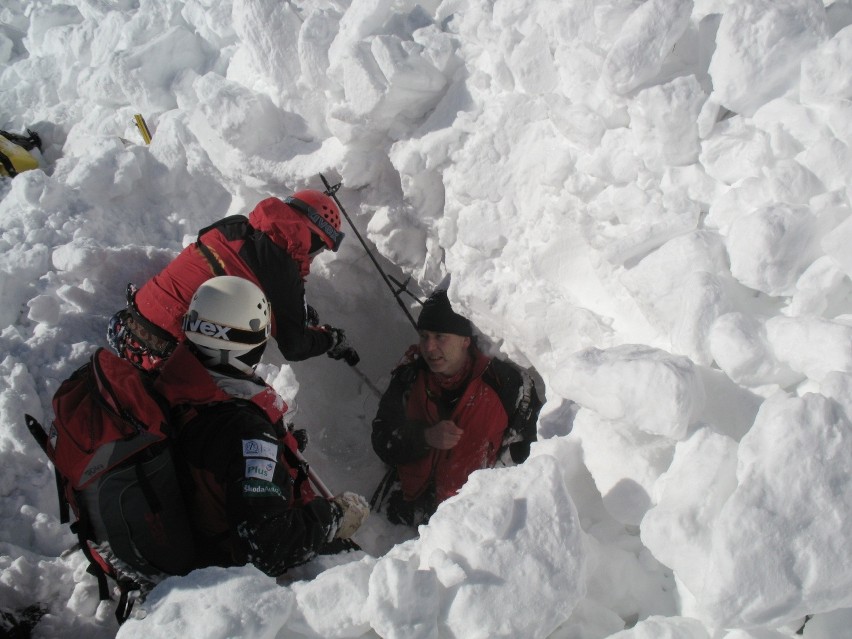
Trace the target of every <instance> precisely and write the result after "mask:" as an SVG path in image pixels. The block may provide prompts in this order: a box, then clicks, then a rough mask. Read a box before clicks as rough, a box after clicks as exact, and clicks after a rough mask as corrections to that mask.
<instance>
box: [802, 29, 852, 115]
mask: <svg viewBox="0 0 852 639" xmlns="http://www.w3.org/2000/svg"><path fill="white" fill-rule="evenodd" d="M850 98H852V26H848V27H846V28H844V29H841V30H840V31H838V32H837V33H836V34H835V35H834V37H833V38H831V40H829V41H828V42H825V43H823V44H822V45H821V46H819V47H817V48H816V49H814V50H812V51H809V52H808V53H807V54H806V55H805V56H804V57H803V58H802V66H801V81H800V83H799V99H800V100H801V101H802V102H804V103H814V102H826V101H831V100H843V99H847V100H848V99H850Z"/></svg>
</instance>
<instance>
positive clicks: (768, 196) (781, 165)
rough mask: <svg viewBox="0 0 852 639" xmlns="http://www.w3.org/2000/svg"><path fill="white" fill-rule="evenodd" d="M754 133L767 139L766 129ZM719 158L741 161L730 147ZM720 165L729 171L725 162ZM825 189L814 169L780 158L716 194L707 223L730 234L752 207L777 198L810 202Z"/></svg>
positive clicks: (773, 201) (790, 201) (774, 200)
mask: <svg viewBox="0 0 852 639" xmlns="http://www.w3.org/2000/svg"><path fill="white" fill-rule="evenodd" d="M754 133H755V135H756V136H757V137H758V138H760V137H761V136H762V137H763V139H764V141H765V140H766V138H765V134H763V133H762V132H757V131H756V130H755V132H754ZM709 148H710V147H709V146H708V149H709ZM705 159H706V158H705ZM719 159H723V160H731V161H732V162H735V163H737V162H739V161H740V160H739V159H738V158H737V157H735V155H734V156H732V155H731V154H730V153H729V152H728V151H725V152H724V153H723V154H722V155H720V156H719ZM720 168H722V170H724V171H727V169H726V168H724V167H722V165H720ZM713 170H714V172H715V171H716V169H713ZM731 177H733V176H731ZM823 193H825V185H824V184H823V183H822V182H821V181H820V179H819V178H818V177H817V176H816V175H814V173H813V172H812V171H811V170H810V169H808V168H805V167H804V166H803V165H802V164H801V163H800V162H798V161H797V160H795V159H792V158H790V159H785V160H778V161H776V162H775V164H774V165H773V167H772V170H771V171H768V170H765V169H764V170H761V172H760V174H759V175H752V176H749V177H745V178H743V179H740V180H737V181H736V184H735V185H734V186H731V187H730V188H727V189H726V190H725V191H724V192H722V193H720V194H719V195H718V197H715V198H713V202H712V204H710V207H709V212H708V215H707V217H706V218H705V219H704V223H705V226H707V227H708V228H713V229H718V230H719V232H720V233H722V234H723V235H727V234H728V231H729V230H730V228H731V224H732V223H733V221H734V220H735V219H737V217H739V216H740V215H741V214H742V213H743V211H752V210H754V209H758V208H761V207H764V206H769V205H772V204H775V203H777V202H786V203H787V204H795V205H807V204H810V203H811V202H812V201H813V198H814V197H816V196H819V195H820V194H823Z"/></svg>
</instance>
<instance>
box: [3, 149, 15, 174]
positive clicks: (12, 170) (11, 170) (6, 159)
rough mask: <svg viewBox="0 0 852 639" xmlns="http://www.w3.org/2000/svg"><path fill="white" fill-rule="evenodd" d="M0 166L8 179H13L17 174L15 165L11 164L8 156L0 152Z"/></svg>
mask: <svg viewBox="0 0 852 639" xmlns="http://www.w3.org/2000/svg"><path fill="white" fill-rule="evenodd" d="M0 165H2V166H3V168H4V169H5V170H6V174H7V175H8V176H9V177H15V176H16V175H17V174H18V169H16V168H15V165H14V164H13V163H12V160H11V159H10V158H9V156H8V155H6V154H5V153H3V152H2V151H0Z"/></svg>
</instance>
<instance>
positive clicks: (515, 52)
mask: <svg viewBox="0 0 852 639" xmlns="http://www.w3.org/2000/svg"><path fill="white" fill-rule="evenodd" d="M507 64H508V66H509V69H510V70H511V71H512V75H513V76H514V78H515V85H516V86H517V88H518V89H520V90H521V91H523V92H524V93H529V94H532V95H543V94H548V93H552V92H553V91H554V90H555V89H556V87H557V81H558V77H559V76H558V73H557V71H556V65H555V64H554V62H553V54H552V53H551V51H550V43H549V42H548V39H547V34H545V32H544V31H543V30H542V29H541V27H535V28H534V29H532V31H531V32H530V33H528V34H526V35H525V36H524V37H523V39H522V40H521V41H520V42H519V43H518V45H517V46H516V47H514V48H513V49H512V50H511V51H510V52H509V56H508V60H507Z"/></svg>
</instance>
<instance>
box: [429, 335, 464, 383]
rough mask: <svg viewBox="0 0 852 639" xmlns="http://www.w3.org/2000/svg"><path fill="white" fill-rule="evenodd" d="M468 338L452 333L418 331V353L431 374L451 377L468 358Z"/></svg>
mask: <svg viewBox="0 0 852 639" xmlns="http://www.w3.org/2000/svg"><path fill="white" fill-rule="evenodd" d="M468 347H470V338H469V337H462V336H461V335H455V334H453V333H433V332H432V331H420V353H421V354H422V355H423V359H425V360H426V365H427V366H428V367H429V370H431V371H432V372H433V373H437V374H439V375H444V376H446V377H452V376H453V375H455V374H456V373H458V372H459V371H460V370H461V369H462V368H463V367H464V363H465V360H466V359H467V357H468Z"/></svg>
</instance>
